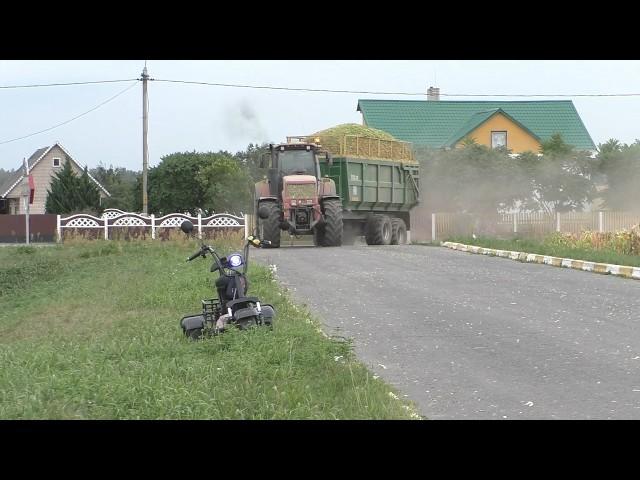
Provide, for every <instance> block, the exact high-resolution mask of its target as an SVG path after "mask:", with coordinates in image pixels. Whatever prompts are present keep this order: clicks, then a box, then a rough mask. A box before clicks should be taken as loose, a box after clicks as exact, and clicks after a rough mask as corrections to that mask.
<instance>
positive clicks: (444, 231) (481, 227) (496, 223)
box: [414, 211, 640, 242]
mask: <svg viewBox="0 0 640 480" xmlns="http://www.w3.org/2000/svg"><path fill="white" fill-rule="evenodd" d="M639 224H640V212H609V211H593V212H566V213H555V214H551V215H550V214H546V213H537V212H533V213H515V214H491V215H473V214H462V213H432V214H431V222H430V226H431V236H430V237H426V236H421V237H420V238H415V237H414V239H416V240H419V241H425V240H426V241H429V240H430V241H432V242H439V241H443V240H446V239H447V238H451V237H456V236H458V237H468V236H471V235H473V234H475V235H478V236H486V237H496V238H513V237H516V236H518V237H527V238H543V237H545V236H547V235H550V234H552V233H553V232H563V233H573V234H575V235H579V234H580V233H581V232H583V231H586V230H589V231H594V232H601V233H604V232H617V231H619V230H623V229H630V228H632V227H633V226H635V225H639Z"/></svg>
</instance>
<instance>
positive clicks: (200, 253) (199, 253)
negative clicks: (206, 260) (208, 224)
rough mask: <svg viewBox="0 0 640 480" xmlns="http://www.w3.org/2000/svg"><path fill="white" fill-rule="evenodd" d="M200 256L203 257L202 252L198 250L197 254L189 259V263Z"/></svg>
mask: <svg viewBox="0 0 640 480" xmlns="http://www.w3.org/2000/svg"><path fill="white" fill-rule="evenodd" d="M200 255H202V250H198V251H197V252H196V253H194V254H193V255H191V256H190V257H189V258H187V262H190V261H191V260H193V259H196V258H198V257H199V256H200Z"/></svg>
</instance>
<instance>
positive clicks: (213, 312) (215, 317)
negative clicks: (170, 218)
mask: <svg viewBox="0 0 640 480" xmlns="http://www.w3.org/2000/svg"><path fill="white" fill-rule="evenodd" d="M180 229H181V230H182V231H183V232H184V233H186V234H187V235H190V234H191V232H192V231H193V224H192V223H191V222H190V221H189V220H185V221H184V222H182V224H181V225H180ZM270 244H271V242H269V241H266V240H260V239H259V238H256V237H254V236H250V237H249V238H248V239H247V242H246V244H245V246H244V252H243V254H240V253H233V254H231V255H229V256H227V257H220V256H219V255H218V254H217V253H216V251H215V250H214V249H213V247H211V246H210V245H205V244H204V243H203V242H202V241H201V242H200V250H198V251H197V252H196V253H194V254H193V255H191V256H190V257H189V258H188V259H187V262H190V261H191V260H194V259H196V258H198V257H203V258H204V257H206V256H207V254H210V255H211V256H212V257H213V263H212V264H211V272H216V271H217V272H218V273H219V277H218V279H217V280H216V282H215V286H216V290H217V293H218V298H212V299H208V300H202V313H200V314H197V315H188V316H186V317H183V318H182V319H181V320H180V326H181V327H182V330H183V332H184V334H185V335H186V336H187V337H189V338H191V339H194V340H195V339H198V338H201V337H203V336H211V335H216V334H218V333H222V332H223V331H224V330H225V328H226V327H227V325H235V326H236V327H238V328H240V329H246V328H249V327H252V326H256V325H266V326H273V320H274V318H275V310H274V308H273V306H272V305H268V304H267V305H263V304H261V302H260V300H259V299H258V298H257V297H247V296H246V294H247V290H248V287H249V284H248V281H247V277H246V273H247V268H248V262H249V245H253V246H254V247H257V248H260V247H263V246H266V245H270ZM240 268H242V270H240Z"/></svg>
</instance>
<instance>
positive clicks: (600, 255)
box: [447, 237, 640, 267]
mask: <svg viewBox="0 0 640 480" xmlns="http://www.w3.org/2000/svg"><path fill="white" fill-rule="evenodd" d="M447 241H449V242H456V243H463V244H465V245H475V246H478V247H485V248H495V249H498V250H511V251H517V252H526V253H535V254H538V255H549V256H552V257H561V258H571V259H573V260H586V261H590V262H598V263H610V264H614V265H626V266H630V267H640V256H638V255H625V254H622V253H617V252H612V251H610V250H603V249H588V248H571V247H567V246H562V245H550V244H548V243H545V242H544V241H535V240H530V239H513V240H498V239H495V238H483V237H478V238H472V237H452V238H449V239H447Z"/></svg>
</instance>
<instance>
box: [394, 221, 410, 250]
mask: <svg viewBox="0 0 640 480" xmlns="http://www.w3.org/2000/svg"><path fill="white" fill-rule="evenodd" d="M405 243H407V226H406V225H405V223H404V220H402V219H401V218H392V219H391V245H404V244H405Z"/></svg>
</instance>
